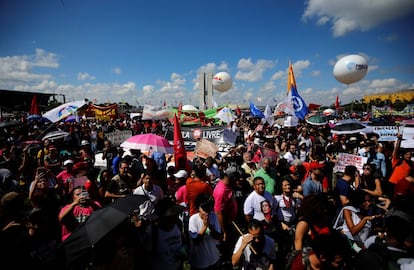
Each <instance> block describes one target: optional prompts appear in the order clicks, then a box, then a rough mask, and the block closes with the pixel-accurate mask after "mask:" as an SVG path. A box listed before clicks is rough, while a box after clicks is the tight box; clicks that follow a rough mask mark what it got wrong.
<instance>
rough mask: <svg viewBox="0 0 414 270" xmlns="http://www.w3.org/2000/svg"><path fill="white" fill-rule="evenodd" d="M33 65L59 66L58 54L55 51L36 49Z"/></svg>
mask: <svg viewBox="0 0 414 270" xmlns="http://www.w3.org/2000/svg"><path fill="white" fill-rule="evenodd" d="M33 66H37V67H47V68H58V67H59V63H58V62H57V55H56V54H55V53H50V52H46V51H45V50H43V49H36V55H35V57H34V61H33Z"/></svg>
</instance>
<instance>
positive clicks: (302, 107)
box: [290, 85, 308, 120]
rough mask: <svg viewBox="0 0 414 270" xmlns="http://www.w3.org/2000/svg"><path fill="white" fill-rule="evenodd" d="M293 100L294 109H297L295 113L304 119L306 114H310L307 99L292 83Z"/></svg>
mask: <svg viewBox="0 0 414 270" xmlns="http://www.w3.org/2000/svg"><path fill="white" fill-rule="evenodd" d="M290 91H292V102H293V109H294V110H295V115H296V117H297V118H299V119H301V120H303V119H305V116H306V115H307V114H308V106H306V103H305V101H304V100H303V98H302V97H301V96H300V95H299V93H298V90H296V87H294V86H293V85H292V89H291V90H290Z"/></svg>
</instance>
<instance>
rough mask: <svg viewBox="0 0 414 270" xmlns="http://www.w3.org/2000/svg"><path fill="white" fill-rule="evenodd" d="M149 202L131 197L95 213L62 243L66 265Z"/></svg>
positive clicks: (146, 198) (117, 201)
mask: <svg viewBox="0 0 414 270" xmlns="http://www.w3.org/2000/svg"><path fill="white" fill-rule="evenodd" d="M146 200H148V197H147V196H143V195H129V196H127V197H124V198H120V199H117V200H116V201H115V202H114V203H113V204H109V205H108V206H106V207H104V208H102V209H99V210H96V211H94V212H93V213H92V214H91V215H90V216H89V218H88V219H87V220H86V221H85V222H84V223H83V224H82V225H80V226H79V227H78V228H77V229H76V230H75V231H73V232H72V234H71V235H70V236H69V237H68V238H67V239H66V240H65V241H63V242H62V244H61V245H60V247H59V251H60V252H61V253H60V254H61V255H62V256H64V260H65V263H66V264H70V263H72V262H75V261H77V260H78V259H80V258H82V257H83V256H84V255H86V254H88V252H89V251H90V250H91V248H93V246H94V245H96V244H97V243H98V242H99V241H100V240H101V239H102V238H104V237H105V236H106V235H107V234H108V233H110V232H111V231H112V230H113V229H115V228H116V227H117V226H118V225H119V224H121V223H122V222H123V221H124V220H126V219H127V218H128V217H129V215H130V214H131V213H132V211H134V210H135V209H138V208H139V205H141V204H142V203H143V202H145V201H146Z"/></svg>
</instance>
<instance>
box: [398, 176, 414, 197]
mask: <svg viewBox="0 0 414 270" xmlns="http://www.w3.org/2000/svg"><path fill="white" fill-rule="evenodd" d="M398 195H411V196H414V183H413V182H410V181H408V180H407V179H406V178H405V177H404V178H403V179H401V180H400V181H398V183H397V184H396V185H395V188H394V198H395V197H397V196H398Z"/></svg>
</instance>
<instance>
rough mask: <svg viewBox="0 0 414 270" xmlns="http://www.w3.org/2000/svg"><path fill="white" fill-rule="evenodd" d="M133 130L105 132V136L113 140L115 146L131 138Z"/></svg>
mask: <svg viewBox="0 0 414 270" xmlns="http://www.w3.org/2000/svg"><path fill="white" fill-rule="evenodd" d="M131 136H132V131H131V130H115V131H114V132H111V133H105V137H106V138H107V139H108V140H110V141H111V143H112V145H113V146H119V145H120V144H121V143H123V142H124V141H126V140H127V139H129V138H131Z"/></svg>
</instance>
